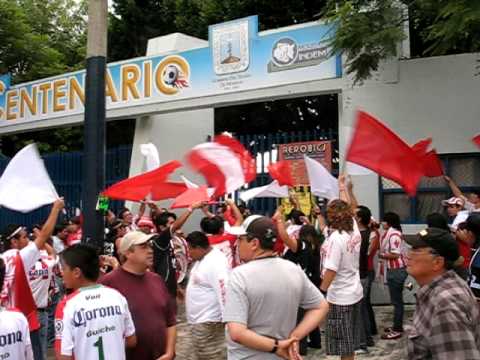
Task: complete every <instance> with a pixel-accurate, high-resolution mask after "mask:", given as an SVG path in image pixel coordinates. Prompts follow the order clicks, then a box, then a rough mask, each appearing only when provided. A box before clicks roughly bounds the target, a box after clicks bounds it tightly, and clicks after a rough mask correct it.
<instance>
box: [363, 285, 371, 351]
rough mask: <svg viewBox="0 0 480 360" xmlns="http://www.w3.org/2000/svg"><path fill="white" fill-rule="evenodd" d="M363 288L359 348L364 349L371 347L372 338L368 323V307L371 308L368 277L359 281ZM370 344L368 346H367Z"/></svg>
mask: <svg viewBox="0 0 480 360" xmlns="http://www.w3.org/2000/svg"><path fill="white" fill-rule="evenodd" d="M360 281H361V283H362V287H363V299H362V305H361V313H362V314H361V318H362V321H361V329H360V330H361V337H360V348H366V347H367V346H372V344H373V338H372V324H371V323H370V316H369V312H368V306H369V305H370V307H371V306H372V305H371V304H370V288H371V285H372V283H371V281H370V279H369V277H368V276H367V277H364V278H361V279H360ZM369 344H370V345H369Z"/></svg>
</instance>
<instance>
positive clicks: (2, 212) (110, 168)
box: [0, 146, 132, 231]
mask: <svg viewBox="0 0 480 360" xmlns="http://www.w3.org/2000/svg"><path fill="white" fill-rule="evenodd" d="M131 153H132V147H131V146H124V147H119V148H115V149H110V150H107V154H106V162H105V172H106V183H107V185H111V184H113V183H115V182H117V181H119V180H121V179H124V178H126V177H127V176H128V171H129V168H130V158H131ZM82 157H83V155H82V153H80V152H70V153H52V154H47V155H44V156H42V158H43V160H44V162H45V166H46V168H47V171H48V174H49V175H50V178H51V179H52V181H53V183H54V185H55V188H56V189H57V192H58V194H59V195H60V196H64V197H65V201H66V210H67V216H73V214H74V213H75V209H76V208H81V187H82ZM9 161H10V159H8V158H5V157H3V158H0V173H2V174H3V171H4V170H5V167H6V166H7V164H8V162H9ZM18 191H21V189H18ZM120 206H122V202H119V201H114V202H112V207H113V209H114V210H117V209H118V208H119V207H120ZM49 211H50V206H44V207H42V208H40V209H38V210H35V211H32V212H30V213H28V214H22V213H19V212H16V211H11V210H8V209H6V208H0V231H1V230H3V229H4V228H5V226H6V225H7V224H11V223H14V224H22V225H26V226H31V225H33V224H36V223H41V222H43V221H45V219H46V218H47V216H48V212H49ZM64 216H65V215H64Z"/></svg>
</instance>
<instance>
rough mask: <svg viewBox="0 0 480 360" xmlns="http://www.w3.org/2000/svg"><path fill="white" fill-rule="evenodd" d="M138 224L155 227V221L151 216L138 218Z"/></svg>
mask: <svg viewBox="0 0 480 360" xmlns="http://www.w3.org/2000/svg"><path fill="white" fill-rule="evenodd" d="M137 226H138V227H142V226H148V227H150V228H152V229H153V228H155V226H154V225H153V221H152V219H151V218H150V217H149V216H142V217H141V218H140V220H138V222H137Z"/></svg>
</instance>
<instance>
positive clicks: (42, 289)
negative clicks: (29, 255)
mask: <svg viewBox="0 0 480 360" xmlns="http://www.w3.org/2000/svg"><path fill="white" fill-rule="evenodd" d="M45 248H46V249H47V250H41V251H40V258H39V259H38V260H37V261H36V262H35V264H34V265H33V266H32V267H31V268H30V271H29V272H28V274H27V279H28V282H29V284H30V289H31V290H32V295H33V300H34V301H35V305H36V306H37V316H38V320H39V322H40V330H39V337H40V346H41V349H42V354H43V358H44V359H46V358H47V343H48V339H47V337H48V327H49V321H48V305H49V293H48V292H49V289H50V285H51V283H52V278H53V272H54V267H55V266H56V265H57V263H58V257H57V255H56V254H55V251H54V250H53V248H52V247H51V246H50V245H48V244H45Z"/></svg>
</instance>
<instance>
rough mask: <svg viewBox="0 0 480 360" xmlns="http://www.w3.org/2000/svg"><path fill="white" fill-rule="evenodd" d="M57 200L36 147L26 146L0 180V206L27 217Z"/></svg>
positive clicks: (32, 145)
mask: <svg viewBox="0 0 480 360" xmlns="http://www.w3.org/2000/svg"><path fill="white" fill-rule="evenodd" d="M57 199H58V194H57V191H56V190H55V187H54V186H53V184H52V181H51V180H50V177H49V176H48V173H47V169H45V165H44V163H43V160H42V158H41V157H40V154H39V153H38V150H37V145H36V144H30V145H27V146H25V147H24V148H23V149H22V150H20V151H19V152H18V153H17V154H16V155H15V156H14V157H13V158H12V160H10V162H9V163H8V165H7V168H6V169H5V171H4V172H3V175H2V177H1V178H0V205H2V206H5V207H6V208H9V209H12V210H16V211H20V212H23V213H27V212H29V211H32V210H35V209H38V208H39V207H41V206H43V205H47V204H51V203H53V202H54V201H55V200H57Z"/></svg>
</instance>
